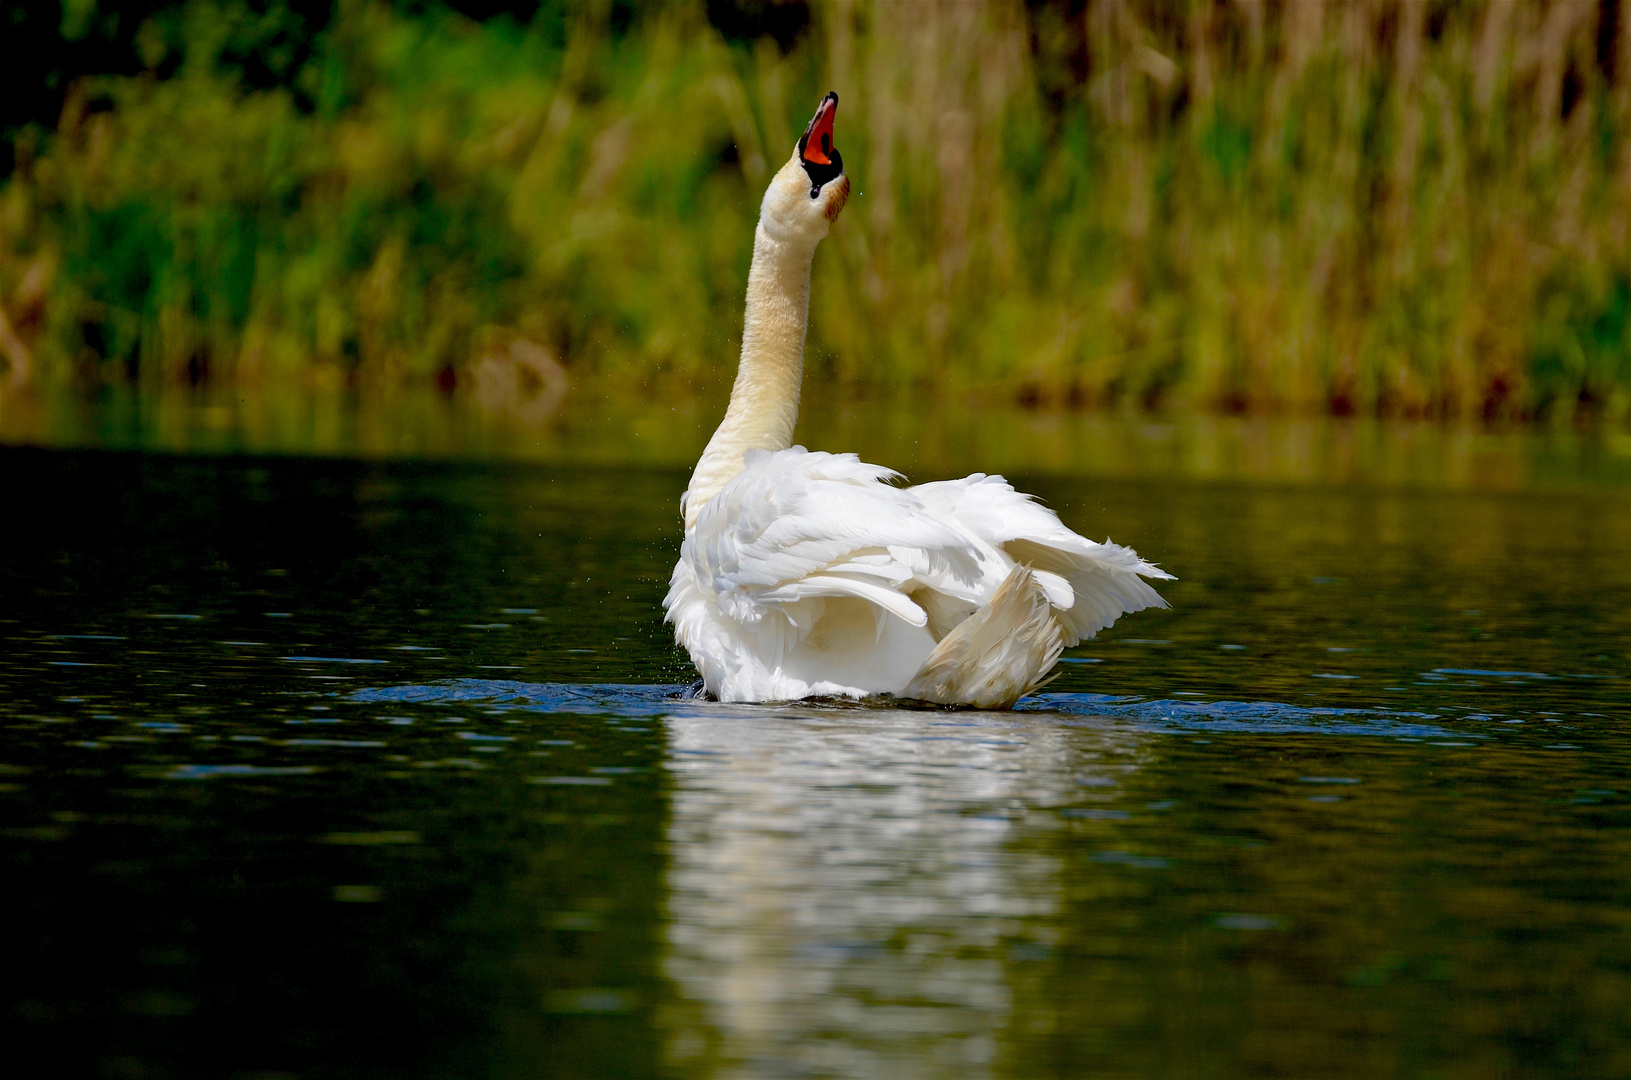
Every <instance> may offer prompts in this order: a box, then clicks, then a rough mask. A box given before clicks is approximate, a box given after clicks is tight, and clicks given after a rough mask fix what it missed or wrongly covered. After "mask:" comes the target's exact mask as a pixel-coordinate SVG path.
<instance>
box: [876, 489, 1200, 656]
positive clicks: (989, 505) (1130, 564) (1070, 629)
mask: <svg viewBox="0 0 1631 1080" xmlns="http://www.w3.org/2000/svg"><path fill="white" fill-rule="evenodd" d="M907 490H908V491H909V492H910V493H911V494H913V495H915V496H916V497H917V498H918V499H919V501H920V502H921V503H922V504H923V506H924V508H925V509H926V510H927V511H928V512H929V513H931V514H933V515H935V516H936V517H938V518H940V519H941V520H943V521H945V522H947V523H949V524H954V525H956V526H957V527H959V528H960V529H962V530H963V531H965V532H966V533H967V534H968V535H970V536H971V537H974V538H976V539H977V540H978V542H979V544H980V545H981V546H982V547H983V548H988V549H998V550H1000V551H1001V552H1002V553H1003V554H1004V555H1006V556H1007V557H1008V558H1010V559H1012V560H1013V561H1015V562H1017V563H1022V564H1024V565H1027V566H1030V567H1031V568H1032V569H1034V570H1036V571H1037V572H1038V573H1037V575H1036V577H1037V581H1038V584H1040V585H1041V586H1042V587H1043V589H1044V590H1045V591H1046V592H1047V594H1048V599H1049V601H1050V602H1051V603H1052V604H1053V605H1054V607H1055V608H1057V609H1058V610H1059V621H1060V624H1061V626H1062V627H1063V628H1064V630H1065V631H1066V636H1065V645H1066V646H1067V647H1068V646H1071V645H1075V644H1076V643H1077V642H1078V641H1079V640H1081V639H1082V638H1085V637H1092V636H1093V635H1094V634H1096V633H1098V632H1099V631H1100V630H1103V629H1104V628H1105V627H1107V626H1110V625H1111V624H1113V623H1114V622H1115V621H1116V619H1118V618H1119V617H1121V616H1122V615H1124V614H1129V613H1131V612H1134V611H1142V610H1143V609H1144V608H1149V607H1166V606H1167V602H1166V601H1165V600H1163V599H1162V598H1161V595H1160V594H1159V593H1157V592H1156V591H1155V590H1154V589H1153V588H1151V587H1150V585H1149V583H1148V582H1146V581H1145V580H1144V578H1166V579H1171V577H1172V575H1171V574H1169V573H1167V572H1166V571H1164V570H1162V569H1160V568H1159V567H1157V566H1155V565H1154V564H1153V563H1149V562H1145V561H1144V560H1143V559H1140V558H1139V557H1138V553H1137V552H1135V551H1133V550H1132V549H1131V548H1127V547H1123V546H1121V545H1120V544H1113V543H1111V542H1109V541H1108V540H1106V541H1105V542H1104V543H1102V544H1098V543H1094V542H1093V541H1092V540H1089V539H1087V538H1086V537H1084V536H1080V535H1078V534H1077V533H1075V532H1072V531H1071V530H1070V529H1068V528H1066V527H1065V525H1064V523H1063V522H1061V521H1060V520H1059V516H1058V515H1057V514H1055V513H1054V512H1053V511H1052V510H1049V509H1048V508H1047V507H1045V506H1042V505H1040V504H1039V503H1037V502H1036V501H1035V500H1034V499H1032V498H1031V497H1030V496H1029V495H1025V494H1023V493H1021V492H1018V491H1015V490H1014V487H1013V485H1012V484H1010V483H1008V481H1006V480H1004V479H1003V478H1002V477H1000V476H987V475H985V474H984V473H975V474H973V475H972V476H968V477H965V478H964V479H961V480H945V481H940V482H937V483H931V484H919V485H917V486H916V487H912V488H908V489H907ZM1061 582H1063V583H1067V584H1068V594H1067V592H1066V590H1065V589H1063V588H1061V587H1060V583H1061Z"/></svg>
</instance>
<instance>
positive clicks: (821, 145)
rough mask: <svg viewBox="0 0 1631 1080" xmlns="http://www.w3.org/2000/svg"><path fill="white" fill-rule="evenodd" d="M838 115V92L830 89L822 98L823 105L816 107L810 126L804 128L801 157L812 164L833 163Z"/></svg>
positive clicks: (801, 140) (800, 150) (800, 141)
mask: <svg viewBox="0 0 1631 1080" xmlns="http://www.w3.org/2000/svg"><path fill="white" fill-rule="evenodd" d="M837 116H838V94H837V92H836V91H829V92H828V94H827V96H826V97H824V98H822V99H821V105H820V107H819V108H817V109H816V114H815V118H814V119H812V120H811V121H810V126H809V127H807V128H805V129H804V138H802V139H800V140H799V157H801V158H803V159H804V160H805V161H808V162H809V163H811V164H812V165H831V164H832V153H833V149H832V139H833V132H832V125H833V120H834V119H836V118H837Z"/></svg>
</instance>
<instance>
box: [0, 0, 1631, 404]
mask: <svg viewBox="0 0 1631 1080" xmlns="http://www.w3.org/2000/svg"><path fill="white" fill-rule="evenodd" d="M1078 9H1079V10H1078ZM246 11H247V9H244V8H242V7H241V6H234V5H231V4H227V3H202V2H195V3H192V4H191V5H189V6H188V7H186V8H185V9H183V10H182V14H181V15H180V16H177V17H173V18H169V19H167V20H159V19H155V21H154V23H153V24H152V25H151V27H149V28H144V32H143V35H141V36H139V43H140V46H141V48H142V49H143V50H144V55H145V56H147V57H148V59H149V62H150V64H151V65H152V67H153V70H152V71H150V72H148V73H147V74H145V75H139V76H135V77H119V78H92V79H87V80H84V81H83V82H82V83H80V84H78V85H77V86H76V87H75V88H74V90H73V91H72V92H71V93H70V95H69V98H68V103H67V105H66V107H65V108H64V110H63V114H62V117H61V120H60V123H59V124H58V125H57V128H56V130H55V131H54V132H51V133H49V135H48V136H46V137H45V138H43V139H41V140H39V141H38V142H37V143H36V144H33V145H30V144H29V143H28V140H27V139H26V138H25V139H24V140H23V142H22V143H20V144H19V147H18V165H17V168H16V170H15V171H14V173H13V175H12V176H11V177H10V179H9V180H8V181H7V182H6V183H5V186H4V190H3V192H0V306H3V311H4V312H5V318H3V319H0V355H3V356H4V357H6V359H7V361H8V363H9V364H10V368H11V371H12V373H13V376H14V379H15V380H17V381H22V380H23V379H24V378H26V379H27V380H30V381H32V382H33V383H34V384H35V385H36V386H39V387H43V388H58V389H62V388H81V389H83V388H88V387H96V386H102V385H107V384H110V383H131V384H134V385H136V386H137V387H138V388H139V389H140V391H141V392H142V393H144V394H152V395H164V394H171V393H178V392H192V390H193V388H198V387H205V388H208V387H218V388H220V387H224V388H229V389H231V390H233V391H234V392H240V391H241V392H243V393H253V392H256V388H262V389H264V388H267V387H277V386H289V385H299V386H314V387H324V386H346V387H351V388H354V389H355V390H356V392H357V393H359V394H361V395H364V396H367V397H373V398H378V399H388V398H389V396H390V395H391V394H392V393H393V392H394V388H396V387H400V386H402V385H404V384H408V383H413V382H415V381H419V382H435V383H436V384H437V385H440V386H442V387H443V388H444V389H445V390H448V391H449V392H450V393H469V394H471V395H474V396H479V397H481V398H482V399H483V400H486V401H487V402H488V403H489V404H490V405H491V406H492V407H494V408H495V409H515V410H519V411H520V412H522V413H523V414H524V415H525V416H528V417H530V418H534V419H535V418H537V417H539V416H542V415H543V414H544V413H545V412H547V411H548V408H549V407H551V406H552V405H553V404H554V403H555V402H556V401H558V400H559V398H560V395H561V393H562V392H564V389H565V387H566V385H567V384H568V383H570V384H571V385H573V386H574V387H575V388H577V391H576V392H582V389H583V388H584V387H587V386H595V387H599V388H601V390H603V391H606V392H611V393H616V394H620V395H630V394H651V395H656V394H674V393H684V392H686V391H688V390H695V389H698V388H704V389H709V388H717V387H719V386H720V385H722V384H724V383H725V382H726V381H728V378H729V374H730V372H731V370H732V368H733V366H734V360H735V356H734V349H735V341H736V340H737V338H738V336H739V334H740V320H741V308H740V305H741V296H742V292H743V289H744V286H745V280H746V271H747V261H748V255H749V252H750V247H751V237H752V228H753V221H754V218H755V216H756V213H757V208H758V196H759V193H760V191H761V189H762V185H763V184H764V182H765V180H766V179H767V177H768V175H769V173H770V172H771V171H773V170H774V169H775V168H776V167H778V166H779V165H780V163H781V162H782V161H783V160H784V158H785V156H786V155H787V154H788V153H789V152H790V151H791V148H792V144H793V141H794V139H795V138H796V136H797V133H798V132H799V130H801V127H802V124H803V122H804V120H805V119H807V117H808V112H809V110H810V108H811V107H812V105H813V103H814V102H815V100H816V99H817V98H818V97H819V95H820V93H822V92H824V91H825V90H826V89H828V88H836V89H837V90H838V91H839V93H840V95H841V97H842V105H841V108H840V113H839V122H838V136H839V138H838V142H839V145H840V147H841V148H842V149H843V151H844V158H845V162H846V165H847V166H848V168H849V171H850V173H851V174H852V176H853V177H854V179H855V181H856V186H857V189H858V193H857V195H856V196H855V197H854V198H853V199H852V200H851V202H850V204H849V207H848V208H847V209H846V211H845V213H844V216H843V217H842V218H840V220H839V223H838V225H837V227H836V228H835V230H834V232H833V235H832V237H831V238H830V239H829V240H828V241H827V243H826V244H825V245H824V247H823V249H822V251H821V253H820V255H819V256H818V259H817V280H816V283H815V287H814V293H813V309H812V327H811V338H810V355H811V366H812V369H813V376H812V377H815V378H820V379H823V380H827V381H830V382H835V383H839V384H843V385H847V386H851V387H854V388H856V389H857V390H862V391H868V392H873V393H879V392H882V393H889V392H898V391H905V390H913V391H921V390H923V389H926V388H927V389H932V390H935V391H937V392H944V393H954V394H993V395H1000V396H1003V397H1007V398H1017V399H1019V400H1022V401H1027V402H1035V403H1037V404H1039V405H1071V406H1106V405H1110V406H1114V405H1122V404H1133V405H1138V406H1169V405H1170V406H1177V407H1202V408H1210V409H1222V410H1230V411H1284V412H1319V411H1331V412H1336V413H1355V412H1358V413H1382V414H1401V415H1435V416H1488V417H1496V416H1534V415H1543V414H1550V415H1558V416H1575V415H1578V414H1581V413H1602V414H1607V415H1609V416H1615V417H1620V416H1624V415H1626V414H1627V413H1628V412H1631V138H1628V135H1631V0H1605V2H1602V3H1598V2H1566V0H1554V2H1551V3H1533V4H1528V3H1525V4H1505V3H1496V4H1488V5H1485V4H1472V3H1462V2H1446V0H1435V2H1431V3H1414V2H1409V3H1366V4H1338V3H1320V2H1317V0H1301V2H1297V3H1288V4H1269V3H1255V2H1243V0H1237V2H1234V3H1228V4H1224V3H1214V2H1212V0H1195V2H1192V3H1190V4H1188V5H1175V4H1171V3H1164V2H1147V3H1146V2H1130V0H1119V2H1115V0H1098V2H1094V3H1089V4H1086V5H1080V4H1064V5H1025V6H1021V5H1019V4H1010V3H989V4H976V3H966V4H951V3H947V4H891V3H862V2H855V3H847V2H838V0H832V2H824V3H818V4H815V5H813V9H812V13H811V20H810V25H809V29H808V32H807V33H805V34H804V35H803V36H802V37H801V38H799V39H798V41H797V42H796V44H794V45H793V46H792V48H791V49H790V51H786V52H783V51H782V49H781V48H779V47H778V46H777V45H776V44H775V43H774V42H773V41H772V40H770V39H769V38H768V37H767V38H763V39H759V40H735V41H728V40H727V39H726V38H725V37H723V36H722V35H721V34H720V33H719V31H717V30H716V29H715V28H714V27H713V26H712V25H710V23H709V22H708V19H707V17H706V14H705V11H704V9H703V7H702V6H701V5H700V4H686V3H678V2H676V3H672V4H670V3H654V4H651V5H649V6H647V7H643V8H640V9H638V10H637V12H636V15H635V17H634V18H633V20H632V22H629V23H627V25H625V24H624V19H623V11H622V9H621V8H614V7H612V6H611V5H608V4H602V5H598V6H597V5H595V4H588V5H583V6H575V5H573V6H567V7H564V8H556V7H550V8H548V10H546V11H545V12H544V13H542V14H541V15H540V16H539V17H538V18H537V19H535V20H533V21H532V22H531V23H530V24H527V25H522V24H518V23H516V22H515V21H513V20H509V19H498V20H494V21H490V22H488V23H486V24H479V23H475V22H471V21H468V20H465V19H463V18H460V17H458V16H456V15H453V14H450V13H448V12H445V11H440V10H435V9H433V10H431V11H430V12H429V13H428V14H427V13H417V14H411V13H410V14H404V13H402V12H399V11H396V10H394V9H392V8H389V7H386V6H384V5H381V4H377V3H365V2H358V0H342V2H341V3H340V4H339V5H338V7H337V10H336V14H335V16H334V19H333V22H332V24H331V25H330V26H328V27H327V29H326V30H325V31H324V32H323V33H322V34H321V35H320V37H319V39H318V40H317V41H316V43H315V47H314V48H313V50H312V53H311V59H310V60H309V62H308V63H307V64H306V65H305V67H304V68H303V69H302V70H301V71H299V72H298V73H297V74H296V76H295V77H294V79H293V80H291V81H290V82H289V84H288V85H284V86H278V87H274V88H272V89H264V90H252V89H248V88H246V87H245V86H244V85H243V83H242V82H241V80H240V79H238V78H237V77H236V76H235V75H234V74H233V71H232V69H231V68H230V67H228V66H226V65H223V64H222V63H221V62H220V56H221V50H222V47H223V46H222V45H221V42H222V41H223V40H225V37H226V35H227V32H228V30H230V28H231V26H232V25H233V20H234V19H238V20H242V19H244V18H248V17H249V16H248V15H247V14H246ZM223 27H226V28H227V30H223V29H222V28H223ZM161 71H162V72H164V74H163V75H162V77H161V75H160V74H159V73H160V72H161ZM172 72H173V73H172ZM528 410H530V412H529V411H528Z"/></svg>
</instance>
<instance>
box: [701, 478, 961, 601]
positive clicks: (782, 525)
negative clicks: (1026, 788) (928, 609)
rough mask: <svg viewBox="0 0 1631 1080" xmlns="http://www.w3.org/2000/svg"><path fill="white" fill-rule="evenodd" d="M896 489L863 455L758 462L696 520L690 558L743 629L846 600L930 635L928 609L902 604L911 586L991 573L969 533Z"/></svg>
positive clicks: (889, 479)
mask: <svg viewBox="0 0 1631 1080" xmlns="http://www.w3.org/2000/svg"><path fill="white" fill-rule="evenodd" d="M897 478H898V474H897V473H895V472H893V471H892V470H890V469H885V468H881V467H879V466H877V465H869V464H866V463H865V462H863V461H861V460H860V459H859V458H857V457H856V456H855V455H854V454H826V453H819V452H818V453H812V452H810V451H808V450H805V449H804V448H803V447H799V446H795V447H792V448H790V449H787V450H781V451H777V452H774V453H771V452H768V451H749V453H748V454H747V459H746V467H745V468H744V469H743V471H742V472H741V474H739V475H738V476H736V477H735V478H734V479H732V480H731V481H730V482H729V483H727V484H726V485H725V486H724V488H722V489H721V490H720V492H719V494H717V495H715V496H714V497H713V498H712V499H710V500H709V501H708V503H707V505H706V506H704V507H703V508H702V511H701V513H700V514H699V515H698V516H697V523H696V528H695V529H694V530H693V532H692V534H691V535H690V536H688V537H687V538H686V549H687V550H686V557H687V558H688V559H689V560H690V561H691V562H692V564H693V565H694V566H695V568H696V572H697V576H698V578H699V580H701V581H704V582H706V583H708V584H709V585H710V586H711V587H712V591H713V592H714V594H715V595H716V596H717V597H718V603H719V607H720V611H721V612H722V613H723V614H727V615H729V616H730V617H731V618H734V619H736V620H738V621H740V622H744V623H752V622H758V621H759V620H761V619H763V618H764V617H765V616H766V615H767V614H769V613H770V612H771V611H772V610H777V611H781V610H783V609H785V608H786V607H787V606H788V605H789V604H792V603H795V602H797V601H800V600H804V599H809V598H812V597H819V596H837V595H847V596H855V597H858V598H861V599H865V600H868V601H870V602H872V603H875V604H877V605H878V606H879V607H880V609H882V610H884V611H887V612H889V613H890V614H894V615H898V616H900V617H901V618H904V619H906V620H907V621H908V622H911V623H913V624H914V625H922V624H923V622H924V619H925V616H924V613H923V611H922V609H921V608H919V607H918V606H917V605H916V604H914V603H913V602H912V601H911V600H909V599H907V598H906V597H905V596H904V595H902V593H903V589H904V588H905V587H906V586H908V584H909V583H910V582H912V581H913V580H914V579H921V578H931V577H932V578H935V579H937V580H938V579H941V578H948V579H950V580H951V581H954V582H958V581H960V582H962V583H963V584H964V587H965V588H967V589H972V588H974V587H975V584H976V583H977V582H978V581H979V580H980V579H981V578H982V577H983V576H984V572H983V571H982V568H981V567H980V565H979V563H980V555H979V553H977V552H974V551H971V550H970V549H969V545H968V543H967V538H966V537H965V535H964V533H963V531H962V530H960V529H958V528H956V527H955V526H954V525H952V524H950V523H948V522H945V521H942V520H940V519H939V518H938V517H936V516H935V515H933V514H929V513H926V512H925V511H924V507H923V505H922V503H921V502H920V501H919V500H918V499H917V498H916V497H915V496H914V495H913V494H912V493H911V492H910V490H909V489H905V488H900V487H896V486H894V485H893V484H891V483H890V482H889V481H892V480H894V479H897ZM886 594H888V595H886Z"/></svg>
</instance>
